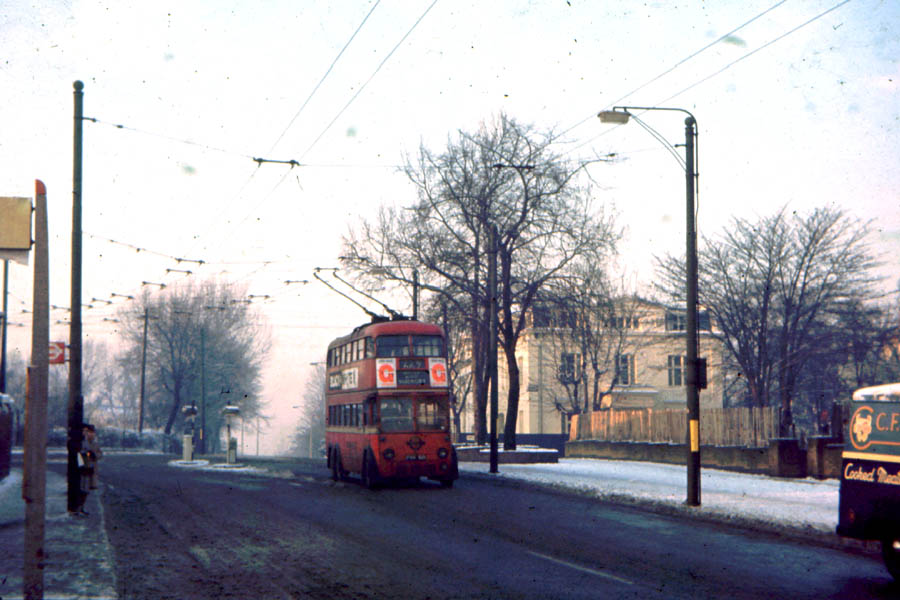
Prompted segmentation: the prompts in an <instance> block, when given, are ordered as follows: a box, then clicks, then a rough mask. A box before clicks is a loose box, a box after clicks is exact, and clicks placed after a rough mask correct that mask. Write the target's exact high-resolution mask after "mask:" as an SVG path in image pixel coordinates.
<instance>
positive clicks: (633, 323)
mask: <svg viewBox="0 0 900 600" xmlns="http://www.w3.org/2000/svg"><path fill="white" fill-rule="evenodd" d="M607 323H608V324H609V327H610V329H637V328H638V327H640V320H639V319H638V317H612V318H611V319H609V321H607Z"/></svg>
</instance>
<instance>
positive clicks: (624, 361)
mask: <svg viewBox="0 0 900 600" xmlns="http://www.w3.org/2000/svg"><path fill="white" fill-rule="evenodd" d="M633 383H634V355H633V354H617V355H616V384H617V385H632V384H633Z"/></svg>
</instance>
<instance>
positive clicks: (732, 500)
mask: <svg viewBox="0 0 900 600" xmlns="http://www.w3.org/2000/svg"><path fill="white" fill-rule="evenodd" d="M459 469H460V471H463V472H474V473H488V472H489V465H488V464H487V463H471V462H461V463H460V465H459ZM498 470H499V476H500V477H507V478H511V479H523V480H527V481H533V482H537V483H543V484H551V485H556V486H561V487H566V488H572V489H577V490H579V491H583V492H587V493H593V494H595V495H596V496H598V497H609V498H617V499H622V498H627V499H633V500H637V501H643V502H654V503H659V504H663V505H667V506H672V507H683V505H684V502H685V498H686V496H687V471H686V468H685V467H684V466H681V465H668V464H659V463H645V462H630V461H613V460H602V459H590V458H563V459H560V460H559V463H557V464H552V463H542V464H500V465H499V466H498ZM839 486H840V483H839V482H838V481H837V480H835V479H827V480H824V481H819V480H816V479H781V478H775V477H769V476H766V475H751V474H747V473H735V472H731V471H721V470H716V469H709V468H702V469H701V470H700V489H701V495H700V499H701V506H700V507H698V508H694V509H690V510H696V511H700V512H703V513H706V514H709V515H711V516H717V517H725V518H729V519H739V520H748V521H756V522H759V521H762V522H766V523H771V524H775V525H780V526H785V527H790V528H800V529H806V530H809V529H811V530H814V531H817V532H821V533H834V529H835V527H836V526H837V517H838V488H839Z"/></svg>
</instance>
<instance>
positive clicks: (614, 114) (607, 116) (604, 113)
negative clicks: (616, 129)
mask: <svg viewBox="0 0 900 600" xmlns="http://www.w3.org/2000/svg"><path fill="white" fill-rule="evenodd" d="M630 116H631V114H630V113H629V112H627V111H621V110H601V111H600V112H599V113H597V117H598V118H599V119H600V122H601V123H615V124H617V125H624V124H625V123H627V122H628V118H629V117H630Z"/></svg>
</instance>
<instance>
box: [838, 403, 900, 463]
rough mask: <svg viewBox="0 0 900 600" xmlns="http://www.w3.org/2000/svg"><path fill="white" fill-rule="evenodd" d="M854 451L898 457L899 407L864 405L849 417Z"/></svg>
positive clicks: (899, 448) (899, 447)
mask: <svg viewBox="0 0 900 600" xmlns="http://www.w3.org/2000/svg"><path fill="white" fill-rule="evenodd" d="M850 444H851V445H852V446H853V449H854V450H858V451H860V452H873V453H877V454H889V455H894V456H897V457H900V405H898V404H893V403H890V404H876V403H872V404H869V403H866V404H861V405H859V406H857V407H856V410H855V411H854V412H853V416H851V417H850Z"/></svg>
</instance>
